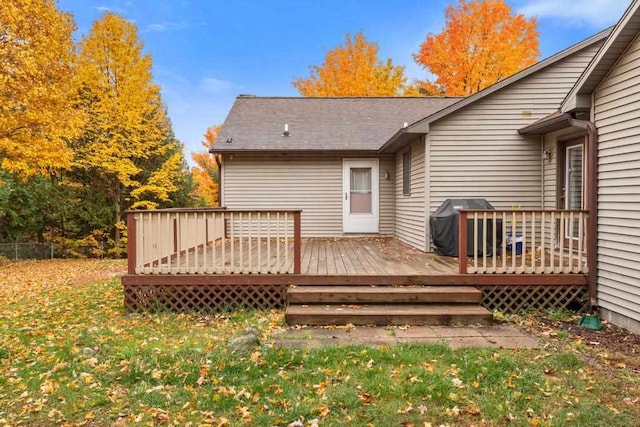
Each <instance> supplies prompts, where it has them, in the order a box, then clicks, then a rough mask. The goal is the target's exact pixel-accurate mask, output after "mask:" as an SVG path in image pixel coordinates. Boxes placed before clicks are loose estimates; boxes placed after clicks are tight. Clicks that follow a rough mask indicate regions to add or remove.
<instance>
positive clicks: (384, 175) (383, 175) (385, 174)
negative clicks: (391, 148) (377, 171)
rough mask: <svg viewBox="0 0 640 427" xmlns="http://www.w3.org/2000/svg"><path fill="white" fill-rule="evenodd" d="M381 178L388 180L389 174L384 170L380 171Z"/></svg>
mask: <svg viewBox="0 0 640 427" xmlns="http://www.w3.org/2000/svg"><path fill="white" fill-rule="evenodd" d="M382 178H383V179H389V172H387V171H386V170H383V171H382Z"/></svg>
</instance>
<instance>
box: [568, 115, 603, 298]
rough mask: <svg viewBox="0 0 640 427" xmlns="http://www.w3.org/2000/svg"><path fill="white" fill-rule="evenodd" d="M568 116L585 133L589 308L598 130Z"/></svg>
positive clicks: (595, 230)
mask: <svg viewBox="0 0 640 427" xmlns="http://www.w3.org/2000/svg"><path fill="white" fill-rule="evenodd" d="M567 116H568V123H569V126H572V127H576V128H579V129H584V130H586V131H587V154H588V157H589V158H588V160H587V211H588V212H589V220H588V221H587V267H588V268H589V303H590V305H591V308H592V309H593V308H595V307H597V306H598V301H597V298H596V288H597V280H598V274H597V271H596V269H597V268H596V263H597V259H598V258H597V250H598V248H597V245H598V236H597V233H598V130H597V129H596V125H595V124H594V123H593V122H591V121H588V120H579V119H576V118H575V117H574V116H572V115H567Z"/></svg>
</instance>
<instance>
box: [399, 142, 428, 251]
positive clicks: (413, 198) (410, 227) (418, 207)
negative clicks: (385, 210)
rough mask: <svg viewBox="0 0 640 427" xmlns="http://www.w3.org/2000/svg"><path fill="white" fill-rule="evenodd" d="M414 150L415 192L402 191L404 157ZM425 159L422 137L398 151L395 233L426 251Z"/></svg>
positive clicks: (412, 154) (412, 168) (413, 172)
mask: <svg viewBox="0 0 640 427" xmlns="http://www.w3.org/2000/svg"><path fill="white" fill-rule="evenodd" d="M408 149H410V150H411V178H410V182H411V193H410V194H409V195H404V194H403V192H402V172H403V169H402V156H403V155H404V153H405V152H406V151H407V150H408ZM424 166H425V158H424V142H423V140H422V139H421V138H418V139H416V140H414V141H413V142H412V143H411V144H410V145H409V147H408V148H405V149H404V150H400V151H399V152H398V153H396V168H395V170H396V179H395V189H396V190H395V194H396V197H395V234H396V236H397V237H398V238H399V239H400V240H402V241H403V242H405V243H408V244H409V245H411V246H413V247H415V248H418V249H420V250H423V251H424V250H426V244H425V241H426V239H425V237H426V234H425V233H426V229H425V224H426V218H425V212H424V207H425V199H424V191H425V181H424V177H425V171H424Z"/></svg>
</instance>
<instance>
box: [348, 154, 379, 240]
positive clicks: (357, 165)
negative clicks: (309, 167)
mask: <svg viewBox="0 0 640 427" xmlns="http://www.w3.org/2000/svg"><path fill="white" fill-rule="evenodd" d="M378 185H379V173H378V159H344V160H343V162H342V187H343V190H342V192H343V193H344V194H343V196H342V215H343V222H342V224H343V225H342V229H343V231H344V232H345V233H377V232H378V231H379V222H380V221H379V210H380V209H379V193H380V192H379V190H378Z"/></svg>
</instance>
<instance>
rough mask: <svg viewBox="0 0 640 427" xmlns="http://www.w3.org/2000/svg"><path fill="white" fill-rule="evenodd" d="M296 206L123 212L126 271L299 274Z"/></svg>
mask: <svg viewBox="0 0 640 427" xmlns="http://www.w3.org/2000/svg"><path fill="white" fill-rule="evenodd" d="M300 214H301V211H300V210H230V209H224V208H210V209H158V210H150V211H130V212H128V213H127V228H128V238H129V241H128V273H129V274H283V273H293V274H300V265H301V254H300V246H301V238H300Z"/></svg>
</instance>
